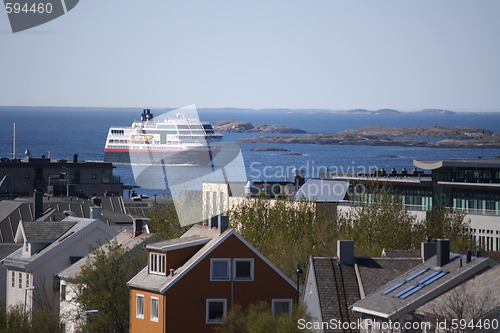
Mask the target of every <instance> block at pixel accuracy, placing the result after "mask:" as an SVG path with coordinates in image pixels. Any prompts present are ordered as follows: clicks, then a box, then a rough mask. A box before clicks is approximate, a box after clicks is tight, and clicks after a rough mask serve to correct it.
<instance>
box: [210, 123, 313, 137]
mask: <svg viewBox="0 0 500 333" xmlns="http://www.w3.org/2000/svg"><path fill="white" fill-rule="evenodd" d="M212 126H213V128H214V129H215V130H216V131H218V132H226V133H278V134H279V133H283V134H284V133H289V134H302V133H307V132H306V131H304V130H301V129H298V128H290V127H285V126H278V125H266V124H255V125H253V124H252V123H249V122H248V121H237V120H221V121H217V122H215V123H212Z"/></svg>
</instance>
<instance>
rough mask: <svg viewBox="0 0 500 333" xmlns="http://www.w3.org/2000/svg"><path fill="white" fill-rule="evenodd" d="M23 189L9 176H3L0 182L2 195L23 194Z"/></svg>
mask: <svg viewBox="0 0 500 333" xmlns="http://www.w3.org/2000/svg"><path fill="white" fill-rule="evenodd" d="M21 192H22V190H21V187H20V186H19V185H18V184H17V183H16V181H15V180H14V178H12V177H11V176H10V175H9V174H6V175H5V176H3V178H2V180H1V181H0V194H2V193H3V194H10V193H21Z"/></svg>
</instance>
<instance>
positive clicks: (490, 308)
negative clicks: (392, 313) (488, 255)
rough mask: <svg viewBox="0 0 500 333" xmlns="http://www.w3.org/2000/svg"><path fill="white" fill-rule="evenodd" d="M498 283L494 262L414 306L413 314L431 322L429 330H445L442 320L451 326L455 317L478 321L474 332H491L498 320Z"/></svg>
mask: <svg viewBox="0 0 500 333" xmlns="http://www.w3.org/2000/svg"><path fill="white" fill-rule="evenodd" d="M499 286H500V265H496V266H494V267H492V268H490V269H488V270H487V271H485V272H484V273H482V274H479V275H477V276H476V277H474V278H472V279H470V280H467V281H466V282H464V283H462V284H460V285H458V286H456V287H454V288H452V289H450V290H449V291H447V292H445V293H444V294H441V295H439V296H438V297H436V298H434V299H433V300H432V301H430V302H428V303H426V304H424V305H422V306H420V307H418V308H417V309H416V310H415V314H416V315H418V316H420V317H421V318H422V321H423V322H427V323H431V324H432V327H431V330H433V329H438V330H441V331H445V330H444V327H443V323H445V320H446V322H447V323H448V324H449V325H448V327H446V328H447V329H451V328H452V327H451V323H452V322H453V320H454V319H455V322H458V321H459V320H463V321H462V323H464V322H465V323H467V324H468V323H471V322H475V323H482V327H479V326H480V325H477V326H478V327H477V332H495V331H497V330H498V323H499V321H500V288H499ZM459 316H460V318H459ZM488 324H489V325H488ZM492 324H493V325H492ZM488 326H489V327H488ZM495 327H496V329H495Z"/></svg>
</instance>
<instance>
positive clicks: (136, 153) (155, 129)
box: [104, 109, 222, 165]
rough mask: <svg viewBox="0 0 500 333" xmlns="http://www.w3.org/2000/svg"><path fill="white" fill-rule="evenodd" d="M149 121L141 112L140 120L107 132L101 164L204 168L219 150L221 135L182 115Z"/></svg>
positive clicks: (168, 115)
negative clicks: (179, 165) (177, 165)
mask: <svg viewBox="0 0 500 333" xmlns="http://www.w3.org/2000/svg"><path fill="white" fill-rule="evenodd" d="M160 118H161V119H155V120H153V114H152V113H151V110H150V109H145V110H143V112H142V115H141V121H135V122H133V123H132V126H130V127H118V126H113V127H111V128H110V129H109V132H108V137H107V139H106V146H105V148H104V161H105V162H112V163H117V164H133V165H169V164H174V165H176V164H187V165H207V164H210V162H211V161H212V159H213V158H214V157H215V155H217V153H218V152H219V150H220V147H219V145H218V144H217V143H218V142H219V141H221V139H222V135H221V134H219V133H216V132H215V131H214V129H213V127H212V125H211V124H210V123H207V122H201V121H200V120H199V119H198V118H197V117H190V116H189V115H187V114H183V113H174V114H172V113H171V112H170V113H167V114H166V115H163V116H162V117H160Z"/></svg>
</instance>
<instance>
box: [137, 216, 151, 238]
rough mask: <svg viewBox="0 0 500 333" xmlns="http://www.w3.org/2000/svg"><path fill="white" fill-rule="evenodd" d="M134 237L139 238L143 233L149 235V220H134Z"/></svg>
mask: <svg viewBox="0 0 500 333" xmlns="http://www.w3.org/2000/svg"><path fill="white" fill-rule="evenodd" d="M133 224H134V237H136V236H139V235H140V234H142V233H143V232H147V233H149V228H148V219H141V218H134V222H133Z"/></svg>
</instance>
